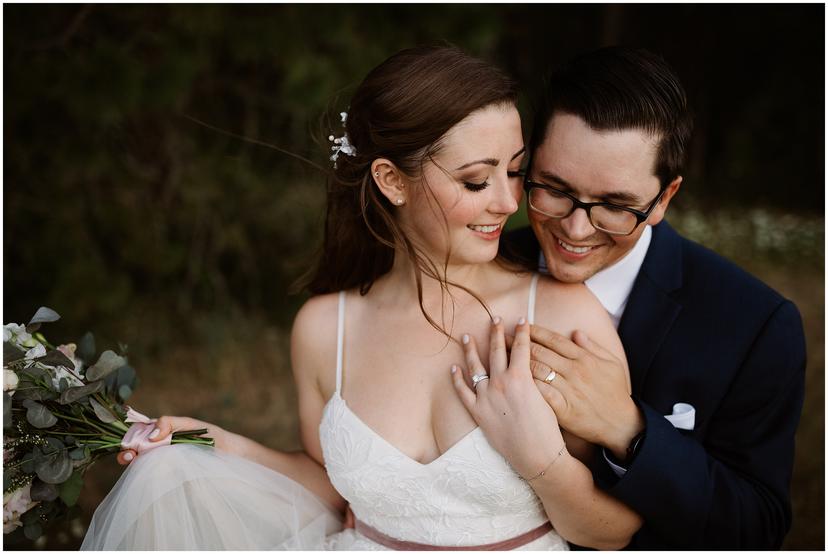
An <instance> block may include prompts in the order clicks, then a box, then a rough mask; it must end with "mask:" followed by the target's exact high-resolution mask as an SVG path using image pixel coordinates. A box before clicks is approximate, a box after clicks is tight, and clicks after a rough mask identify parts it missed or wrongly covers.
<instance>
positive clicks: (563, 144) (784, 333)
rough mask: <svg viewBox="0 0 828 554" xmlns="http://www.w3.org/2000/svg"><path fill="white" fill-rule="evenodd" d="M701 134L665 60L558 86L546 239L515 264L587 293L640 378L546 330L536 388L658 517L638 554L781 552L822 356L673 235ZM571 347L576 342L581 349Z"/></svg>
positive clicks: (549, 142) (772, 304)
mask: <svg viewBox="0 0 828 554" xmlns="http://www.w3.org/2000/svg"><path fill="white" fill-rule="evenodd" d="M691 126H692V125H691V122H690V116H689V110H688V107H687V100H686V97H685V93H684V90H683V87H682V86H681V84H680V82H679V80H678V79H677V77H676V76H675V74H674V73H673V71H672V70H671V69H670V68H669V67H668V66H667V65H666V63H665V62H664V61H663V60H662V59H661V58H659V57H657V56H654V55H653V54H651V53H649V52H646V51H642V50H630V49H624V48H607V49H602V50H599V51H596V52H592V53H589V54H586V55H584V56H581V57H579V58H576V59H574V60H572V61H571V62H570V63H569V64H568V65H566V66H565V67H563V68H561V69H560V70H559V71H557V72H556V73H555V74H554V76H553V77H552V79H551V80H550V82H549V83H548V85H547V86H546V91H545V99H544V102H543V105H542V106H541V107H540V110H539V111H538V113H537V115H536V120H535V126H534V131H533V136H532V140H531V143H530V152H531V154H532V159H531V164H530V167H529V169H528V171H527V175H526V181H525V188H526V191H527V200H528V205H529V218H530V221H531V224H532V231H534V234H533V233H532V232H531V231H530V230H529V229H528V228H527V229H523V230H520V231H517V232H515V233H513V234H512V235H511V237H508V238H507V241H508V242H507V244H505V245H504V250H506V251H509V250H511V253H512V255H518V256H522V257H523V258H524V259H528V260H533V261H534V262H535V263H536V264H538V266H539V267H540V269H542V270H544V269H545V270H546V271H547V272H548V273H550V274H551V275H553V276H554V277H555V278H557V279H558V280H560V281H565V282H581V281H583V282H585V283H586V285H587V286H588V287H589V288H590V289H591V290H592V292H593V293H594V294H595V295H596V296H597V297H598V299H599V300H600V301H601V303H602V304H603V305H604V307H605V308H606V309H607V311H608V312H609V315H610V317H611V318H612V320H613V321H614V323H615V324H616V326H617V328H618V332H619V335H620V336H621V340H622V342H623V344H624V348H625V351H626V354H627V358H628V361H629V369H630V376H631V380H632V394H631V395H630V394H629V393H628V390H627V384H626V381H625V378H624V371H623V367H622V365H621V364H620V362H619V361H617V360H615V359H613V358H612V356H610V355H609V354H607V353H606V352H605V351H604V350H603V349H602V348H601V347H600V346H599V345H597V344H595V343H592V342H591V341H590V340H589V338H588V337H586V336H585V335H584V334H583V333H578V332H576V333H575V335H574V337H563V336H560V335H557V334H555V333H552V332H550V331H547V330H545V329H542V328H538V327H534V328H533V331H532V338H533V342H535V346H536V348H535V349H534V352H533V372H534V375H535V377H536V379H538V387H539V388H540V389H541V392H542V393H543V394H544V397H545V398H546V399H547V401H548V402H549V403H550V405H551V406H552V407H553V408H554V409H555V412H556V414H557V416H558V420H559V423H560V424H561V426H562V427H564V428H565V429H567V430H569V431H571V432H573V433H574V434H576V435H579V436H582V437H584V438H586V439H588V440H590V441H591V442H593V443H596V444H598V445H600V446H603V449H601V450H602V452H600V453H599V454H598V455H597V456H596V460H595V463H594V464H593V472H594V475H595V478H596V480H597V482H599V483H600V484H601V485H602V486H603V487H604V488H605V489H606V490H607V491H608V492H609V493H610V494H612V495H614V496H615V497H617V498H618V499H620V500H621V501H623V502H624V503H626V504H627V505H629V506H630V507H632V508H633V509H635V510H636V511H637V512H638V513H639V514H640V515H641V516H642V517H643V519H644V525H643V527H642V528H641V530H640V531H639V532H638V533H637V534H636V535H635V537H634V539H633V541H632V542H631V544H630V545H629V548H634V549H647V550H661V549H683V550H693V549H723V550H736V549H740V550H741V549H751V550H752V549H757V550H760V549H776V548H779V547H780V546H781V544H782V540H783V538H784V537H785V534H786V533H787V532H788V530H789V528H790V525H791V507H790V480H791V471H792V466H793V456H794V433H795V431H796V427H797V424H798V422H799V417H800V412H801V409H802V400H803V391H804V369H805V343H804V336H803V331H802V323H801V319H800V316H799V313H798V311H797V309H796V307H795V306H794V305H793V304H792V303H791V302H789V301H788V300H786V299H784V298H782V297H781V296H780V295H779V294H778V293H776V292H775V291H773V290H771V289H770V288H768V287H767V286H766V285H764V284H763V283H761V282H760V281H758V280H757V279H755V278H754V277H752V276H751V275H749V274H747V273H745V272H744V271H742V270H740V269H739V268H737V267H736V266H735V265H733V264H731V263H729V262H728V261H726V260H724V259H723V258H721V257H719V256H718V255H716V254H714V253H713V252H711V251H709V250H707V249H705V248H703V247H701V246H699V245H698V244H696V243H693V242H691V241H689V240H687V239H685V238H683V237H682V236H680V235H679V234H677V233H676V231H674V230H673V228H672V227H670V226H669V224H668V223H667V222H666V221H663V218H664V214H665V212H666V210H667V207H668V205H669V203H670V200H671V199H672V198H673V196H674V195H675V194H676V193H677V192H678V190H679V187H680V185H681V182H682V177H681V164H682V159H683V157H684V150H685V147H686V145H687V143H688V140H689V136H690V132H691ZM570 339H572V340H570Z"/></svg>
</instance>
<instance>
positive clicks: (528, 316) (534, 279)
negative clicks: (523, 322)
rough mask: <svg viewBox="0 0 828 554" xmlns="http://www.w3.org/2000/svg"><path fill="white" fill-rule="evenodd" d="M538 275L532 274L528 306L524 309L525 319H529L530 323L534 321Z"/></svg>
mask: <svg viewBox="0 0 828 554" xmlns="http://www.w3.org/2000/svg"><path fill="white" fill-rule="evenodd" d="M539 277H540V274H539V273H535V274H534V275H532V282H531V284H530V285H529V308H528V309H527V310H526V319H527V320H528V321H529V324H530V325H532V324H534V323H535V296H536V294H537V291H538V278H539Z"/></svg>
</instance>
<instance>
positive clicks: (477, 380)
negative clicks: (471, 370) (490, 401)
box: [472, 374, 489, 389]
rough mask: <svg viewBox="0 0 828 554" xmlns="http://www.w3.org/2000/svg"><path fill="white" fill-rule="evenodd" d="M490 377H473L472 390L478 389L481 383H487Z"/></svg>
mask: <svg viewBox="0 0 828 554" xmlns="http://www.w3.org/2000/svg"><path fill="white" fill-rule="evenodd" d="M488 378H489V376H488V375H485V374H484V375H472V388H473V389H477V385H479V384H480V381H485V380H486V379H488Z"/></svg>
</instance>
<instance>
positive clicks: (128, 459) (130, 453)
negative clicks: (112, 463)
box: [124, 452, 135, 462]
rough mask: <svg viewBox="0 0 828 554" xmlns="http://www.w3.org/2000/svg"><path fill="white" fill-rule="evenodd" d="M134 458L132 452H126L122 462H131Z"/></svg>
mask: <svg viewBox="0 0 828 554" xmlns="http://www.w3.org/2000/svg"><path fill="white" fill-rule="evenodd" d="M134 457H135V454H133V453H132V452H127V453H126V454H124V460H126V461H128V462H131V461H132V459H133V458H134Z"/></svg>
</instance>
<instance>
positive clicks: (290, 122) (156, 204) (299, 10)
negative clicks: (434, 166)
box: [3, 4, 825, 550]
mask: <svg viewBox="0 0 828 554" xmlns="http://www.w3.org/2000/svg"><path fill="white" fill-rule="evenodd" d="M824 20H825V16H824V6H823V5H816V4H811V5H770V4H765V5H671V6H659V5H625V4H613V5H599V4H592V5H583V6H582V5H572V4H571V5H509V6H506V5H480V6H476V5H450V4H447V5H426V4H418V5H359V6H348V5H215V4H214V5H117V6H116V5H103V4H99V5H66V4H64V5H4V6H3V22H4V24H3V27H4V28H3V31H4V39H3V61H4V68H3V71H4V91H3V95H4V118H3V139H4V151H3V154H4V167H3V177H4V189H3V200H4V202H3V217H4V223H3V225H4V228H3V230H4V233H3V237H4V238H3V263H4V270H3V277H4V279H3V321H4V322H12V321H14V322H23V323H25V322H26V321H28V319H29V318H30V317H31V315H32V314H33V313H34V311H35V310H36V309H37V307H38V306H40V305H46V306H50V307H52V308H53V309H55V310H57V311H58V312H59V313H60V314H61V315H62V316H63V319H62V320H61V321H59V322H57V323H56V324H53V325H51V326H50V327H47V328H46V329H45V333H46V336H47V337H48V338H49V339H50V340H51V341H52V342H54V343H60V342H71V341H73V340H76V339H77V338H79V337H80V336H81V335H82V334H83V333H84V332H85V331H87V330H92V331H93V332H95V334H96V336H97V338H98V342H99V344H101V345H104V346H106V345H114V344H117V342H118V341H122V342H125V343H128V344H129V347H130V350H129V352H130V361H131V364H132V365H133V366H135V367H136V368H138V371H139V375H140V378H141V380H142V384H141V385H140V387H139V389H138V391H137V392H136V394H135V396H134V397H133V399H132V403H133V405H135V406H136V407H139V408H140V409H141V410H142V411H144V412H146V413H154V414H162V413H173V414H179V415H191V416H193V417H198V418H202V419H207V420H209V421H212V422H215V423H217V424H219V425H222V426H225V427H227V428H229V429H232V430H234V431H238V432H241V433H243V434H247V435H249V436H251V437H253V438H256V439H257V440H260V441H262V442H264V443H265V444H268V445H270V446H273V447H275V448H283V449H291V448H296V447H297V446H298V438H297V434H296V428H295V426H296V415H295V400H294V398H293V388H292V386H293V385H292V383H291V378H290V371H289V366H288V364H289V362H288V336H289V330H290V323H291V320H292V318H293V316H294V314H295V312H296V310H297V309H298V307H299V306H300V305H301V303H302V302H303V301H304V300H305V298H306V296H305V295H304V294H301V293H300V294H293V295H291V294H288V288H289V286H290V284H291V283H292V282H294V281H295V279H296V278H297V277H298V276H299V275H300V274H301V273H302V272H303V271H304V270H305V269H306V268H307V267H308V265H309V264H310V263H311V261H312V260H313V256H314V253H315V251H316V248H317V246H318V245H319V240H320V238H321V227H322V221H323V215H324V175H323V174H322V173H321V172H319V171H318V170H317V169H315V168H314V167H313V166H312V165H311V164H308V163H304V162H301V161H298V160H297V159H296V158H295V157H292V156H290V155H286V154H284V153H282V152H280V151H278V150H276V149H273V148H270V147H268V146H266V145H264V144H261V143H268V144H272V145H275V146H278V147H279V148H282V149H285V150H287V151H289V152H290V153H293V154H297V155H300V156H303V157H306V158H309V159H310V160H311V161H313V162H314V163H316V164H319V165H321V166H325V167H327V164H329V163H330V162H329V161H328V160H327V156H328V153H329V145H328V143H327V141H326V140H325V137H326V136H327V135H328V134H329V132H330V128H329V127H328V126H327V125H326V124H325V121H327V118H328V116H330V114H334V115H335V114H336V113H337V112H338V111H340V110H342V109H345V108H346V107H347V103H348V97H349V94H350V92H351V91H353V89H354V87H355V86H356V85H357V84H358V83H359V81H360V80H361V79H362V77H363V76H364V75H365V74H366V73H367V71H368V70H370V69H371V68H372V67H373V66H375V65H376V64H378V63H379V62H381V61H382V60H383V59H385V58H386V57H387V56H389V55H390V54H392V53H394V52H395V51H397V50H399V49H402V48H405V47H409V46H413V45H416V44H420V43H425V42H434V41H438V40H448V41H450V42H452V43H454V44H456V45H458V46H460V47H462V48H464V49H466V50H467V51H469V52H470V53H472V54H475V55H478V56H481V57H483V58H486V59H488V60H491V61H493V62H495V63H497V64H498V65H500V66H502V67H503V68H505V69H506V70H507V71H508V72H510V73H511V74H512V75H514V76H515V77H516V78H517V79H518V80H519V82H520V83H522V86H523V95H522V98H521V111H522V113H523V115H524V121H525V124H526V125H528V124H529V122H530V121H531V120H530V119H529V117H528V116H529V115H530V114H531V109H532V97H533V94H534V91H535V90H536V87H537V86H538V84H539V83H540V81H541V77H542V75H543V74H544V73H545V72H546V71H547V69H548V68H550V67H553V66H555V65H557V64H559V63H560V62H562V61H564V60H566V59H567V58H569V57H571V56H573V55H574V54H577V53H579V52H582V51H585V50H589V49H593V48H597V47H599V46H604V45H610V44H628V45H637V46H643V47H646V48H649V49H651V50H653V51H655V52H658V53H660V54H662V55H663V56H664V57H665V58H666V59H667V60H668V61H669V62H670V63H671V64H672V65H673V67H674V68H675V69H676V71H677V72H678V74H679V75H680V76H681V77H682V79H683V81H684V83H685V86H686V88H687V91H688V94H689V97H690V101H691V104H692V106H693V108H694V112H695V115H696V132H695V134H694V138H693V141H692V143H691V146H690V156H689V163H688V166H687V171H686V175H685V180H684V184H683V186H682V189H681V193H680V194H679V195H678V197H677V198H676V199H675V200H674V201H673V203H672V204H671V208H670V213H669V214H668V219H669V220H670V221H671V223H673V225H675V226H676V227H678V228H679V229H680V230H681V231H682V232H684V233H685V234H686V235H688V236H690V237H692V238H695V239H696V240H699V241H700V242H702V243H704V244H706V245H708V246H709V247H711V248H714V249H716V250H718V251H719V252H721V253H722V254H724V255H726V256H728V257H730V258H732V259H734V260H735V261H736V262H737V263H739V264H740V265H742V266H743V267H745V268H747V269H748V270H750V271H752V272H754V273H755V274H757V275H759V276H760V277H761V278H762V279H764V280H765V281H767V282H768V283H769V284H771V285H772V286H774V287H775V288H777V289H779V290H780V291H781V292H782V293H783V294H785V295H786V296H788V297H790V298H792V299H793V300H794V301H795V302H796V303H797V305H798V306H799V308H800V310H801V311H802V313H803V317H804V320H805V324H806V332H807V339H808V347H809V361H808V371H807V376H808V377H807V378H808V385H807V386H808V390H807V397H806V405H805V413H804V415H803V421H802V425H801V427H800V432H799V435H798V438H797V460H796V471H795V475H794V482H793V491H794V496H793V502H794V524H793V529H792V531H791V533H790V535H789V537H788V540H787V542H786V548H789V549H820V550H821V549H823V548H824V323H823V322H824V205H825V200H824V194H825V175H824V167H825V160H824V152H825V142H824V130H825V119H824V115H825V114H824V105H825V94H824V92H825V91H824V82H825V73H824V70H825V60H824V44H825V42H824ZM458 79H462V75H458ZM334 121H336V119H334ZM335 129H338V126H336V127H335ZM528 130H529V129H525V131H527V132H528ZM239 137H245V138H246V139H248V140H242V139H241V138H239ZM255 141H259V142H260V143H259V144H256V143H255ZM521 222H525V215H518V216H517V217H516V218H515V221H514V222H513V225H520V224H521ZM118 474H119V469H118V468H117V466H116V465H115V463H114V461H113V462H112V463H111V464H110V465H107V464H100V465H99V466H97V467H96V470H95V473H94V475H89V476H88V478H87V482H86V484H85V489H84V493H83V498H82V507H83V511H82V513H81V515H80V516H79V517H78V518H77V519H76V520H73V521H72V522H67V523H66V524H63V525H59V526H56V527H55V528H53V529H52V530H51V532H50V533H49V535H48V536H47V537H45V538H43V539H40V541H39V542H38V543H37V544H36V545H35V546H36V547H38V548H48V549H54V548H73V547H76V546H77V545H78V544H79V539H78V537H79V536H82V533H83V531H84V526H85V525H86V523H87V522H88V519H89V517H91V514H92V511H93V510H94V507H95V505H96V504H97V503H98V502H99V501H100V499H101V498H102V496H103V495H104V494H105V493H106V491H107V490H108V489H109V488H110V487H111V486H112V484H113V483H114V480H115V479H116V478H117V476H118ZM6 546H7V547H14V548H26V547H28V545H26V544H25V543H24V542H21V541H19V540H17V539H16V538H15V537H12V536H10V537H7V541H6Z"/></svg>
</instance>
